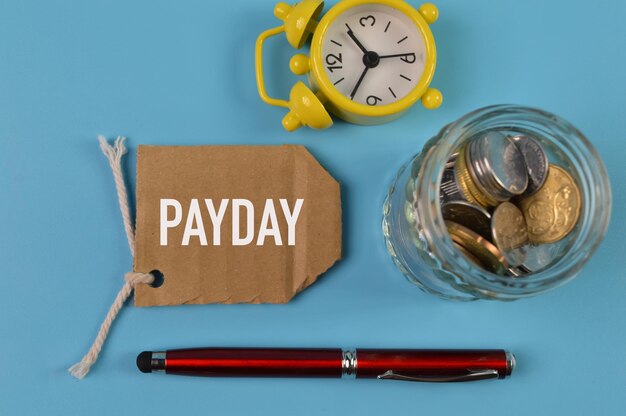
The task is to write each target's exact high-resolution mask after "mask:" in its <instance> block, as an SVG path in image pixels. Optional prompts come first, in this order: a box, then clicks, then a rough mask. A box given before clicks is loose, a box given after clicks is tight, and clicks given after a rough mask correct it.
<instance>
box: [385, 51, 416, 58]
mask: <svg viewBox="0 0 626 416" xmlns="http://www.w3.org/2000/svg"><path fill="white" fill-rule="evenodd" d="M410 55H415V54H414V53H413V52H409V53H397V54H395V55H383V56H379V57H378V58H379V59H384V58H400V57H402V56H410Z"/></svg>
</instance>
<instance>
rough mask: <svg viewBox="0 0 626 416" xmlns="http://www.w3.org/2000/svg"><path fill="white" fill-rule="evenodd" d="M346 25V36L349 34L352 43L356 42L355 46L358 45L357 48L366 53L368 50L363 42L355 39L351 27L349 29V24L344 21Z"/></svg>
mask: <svg viewBox="0 0 626 416" xmlns="http://www.w3.org/2000/svg"><path fill="white" fill-rule="evenodd" d="M346 27H347V28H348V36H350V39H352V40H353V41H354V43H356V46H358V47H359V49H361V50H362V51H363V53H367V52H368V50H367V48H366V47H365V46H363V44H362V43H361V42H360V41H359V40H358V39H357V37H356V35H355V34H354V32H353V31H352V29H350V26H348V24H347V23H346Z"/></svg>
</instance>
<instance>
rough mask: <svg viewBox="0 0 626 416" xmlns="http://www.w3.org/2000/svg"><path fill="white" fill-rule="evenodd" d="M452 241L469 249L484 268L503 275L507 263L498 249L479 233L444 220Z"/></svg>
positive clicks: (507, 266)
mask: <svg viewBox="0 0 626 416" xmlns="http://www.w3.org/2000/svg"><path fill="white" fill-rule="evenodd" d="M446 227H447V228H448V233H449V234H450V237H451V238H452V241H453V242H455V243H456V244H458V245H460V246H462V247H463V248H464V249H465V250H467V251H469V252H470V253H471V254H472V256H474V257H476V259H478V260H479V262H480V263H481V264H482V265H484V267H485V269H486V270H488V271H490V272H492V273H496V274H500V275H503V274H505V273H506V269H508V268H509V265H508V263H507V261H506V259H505V258H504V256H503V255H502V253H500V250H498V248H497V247H496V246H494V245H493V244H491V243H490V242H489V241H487V240H486V239H485V238H483V237H481V236H480V235H479V234H477V233H475V232H474V231H472V230H470V229H469V228H467V227H464V226H462V225H460V224H457V223H455V222H452V221H446Z"/></svg>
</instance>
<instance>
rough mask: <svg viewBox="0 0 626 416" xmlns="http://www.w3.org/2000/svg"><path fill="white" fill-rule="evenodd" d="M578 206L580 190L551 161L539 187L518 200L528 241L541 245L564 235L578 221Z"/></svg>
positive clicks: (559, 238)
mask: <svg viewBox="0 0 626 416" xmlns="http://www.w3.org/2000/svg"><path fill="white" fill-rule="evenodd" d="M581 205H582V201H581V195H580V189H579V188H578V185H576V182H575V181H574V178H572V177H571V176H570V174H569V173H567V172H566V171H565V170H564V169H563V168H561V167H559V166H556V165H552V164H551V165H550V167H549V168H548V177H547V178H546V181H545V183H544V184H543V186H542V187H541V189H539V191H537V192H536V193H535V194H533V195H531V196H528V197H523V198H521V199H520V201H519V207H520V209H521V210H522V212H523V214H524V218H525V219H526V225H527V226H528V237H529V239H530V241H531V242H532V243H535V244H543V243H554V242H556V241H560V240H562V239H563V238H565V237H566V236H567V235H568V234H569V233H570V232H571V231H572V230H573V229H574V227H575V226H576V224H577V223H578V219H579V218H580V211H581Z"/></svg>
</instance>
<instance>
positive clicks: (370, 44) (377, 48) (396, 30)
mask: <svg viewBox="0 0 626 416" xmlns="http://www.w3.org/2000/svg"><path fill="white" fill-rule="evenodd" d="M425 58H426V46H425V43H424V38H423V37H422V34H421V32H420V30H419V29H418V27H417V26H416V25H415V23H413V22H412V20H411V19H410V18H409V17H408V16H407V15H405V14H404V13H402V12H400V11H399V10H398V9H395V8H393V7H390V6H386V5H382V4H363V5H360V6H356V7H353V8H351V9H348V10H346V11H345V12H343V13H342V14H340V15H339V16H338V17H337V18H336V19H335V20H334V21H333V22H332V23H331V24H330V26H329V27H328V29H327V31H326V34H325V36H324V40H323V43H322V62H323V64H324V70H325V72H326V74H327V75H328V78H329V79H330V81H331V83H332V84H333V85H334V86H335V88H336V89H337V90H338V91H339V92H340V93H341V94H342V95H344V96H346V97H348V98H349V99H351V100H352V101H354V102H356V103H360V104H365V105H372V106H373V105H387V104H392V103H394V102H396V101H399V100H401V99H402V98H404V97H405V96H406V95H407V94H409V93H410V92H411V91H412V90H413V89H414V88H415V86H416V85H417V84H418V82H419V81H420V79H421V77H422V75H423V72H424V65H425Z"/></svg>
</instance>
